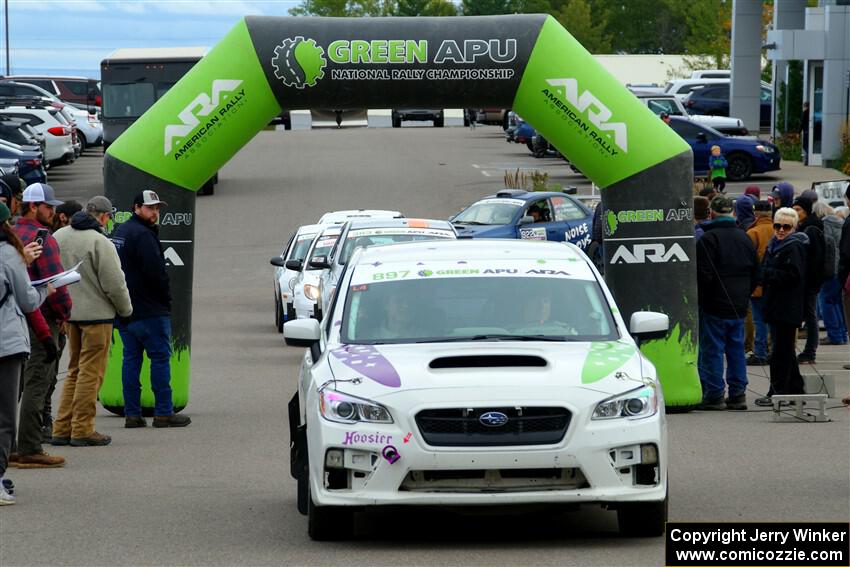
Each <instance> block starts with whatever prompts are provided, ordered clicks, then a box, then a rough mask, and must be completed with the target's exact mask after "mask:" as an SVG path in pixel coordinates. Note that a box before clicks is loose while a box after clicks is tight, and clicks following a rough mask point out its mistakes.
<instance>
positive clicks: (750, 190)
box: [744, 185, 761, 200]
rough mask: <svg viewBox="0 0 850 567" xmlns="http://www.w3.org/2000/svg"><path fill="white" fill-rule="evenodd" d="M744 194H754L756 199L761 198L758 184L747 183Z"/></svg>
mask: <svg viewBox="0 0 850 567" xmlns="http://www.w3.org/2000/svg"><path fill="white" fill-rule="evenodd" d="M744 195H755V197H756V200H758V199H761V189H759V186H758V185H747V188H746V189H744Z"/></svg>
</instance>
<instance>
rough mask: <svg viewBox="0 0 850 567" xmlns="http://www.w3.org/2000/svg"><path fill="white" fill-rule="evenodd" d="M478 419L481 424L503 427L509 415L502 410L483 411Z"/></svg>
mask: <svg viewBox="0 0 850 567" xmlns="http://www.w3.org/2000/svg"><path fill="white" fill-rule="evenodd" d="M478 421H480V422H481V425H484V426H487V427H502V426H503V425H505V424H506V423H507V422H508V416H506V415H505V414H503V413H502V412H500V411H488V412H487V413H482V414H481V417H479V418H478Z"/></svg>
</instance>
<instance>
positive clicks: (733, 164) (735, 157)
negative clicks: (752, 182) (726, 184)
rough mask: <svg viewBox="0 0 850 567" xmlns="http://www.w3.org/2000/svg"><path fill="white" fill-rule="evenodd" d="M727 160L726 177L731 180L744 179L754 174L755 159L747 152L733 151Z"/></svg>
mask: <svg viewBox="0 0 850 567" xmlns="http://www.w3.org/2000/svg"><path fill="white" fill-rule="evenodd" d="M726 161H727V162H728V165H727V166H726V177H727V179H728V180H729V181H744V180H745V179H749V178H750V176H751V175H752V174H753V160H752V159H750V156H748V155H747V154H742V153H733V154H732V155H730V156H729V157H727V158H726Z"/></svg>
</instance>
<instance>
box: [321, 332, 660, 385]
mask: <svg viewBox="0 0 850 567" xmlns="http://www.w3.org/2000/svg"><path fill="white" fill-rule="evenodd" d="M328 358H329V361H330V366H331V371H332V372H333V375H334V377H335V378H336V379H337V380H351V379H354V378H360V379H361V380H359V381H358V382H360V383H361V384H362V385H361V386H358V390H362V391H363V393H364V394H365V393H368V394H369V395H380V394H383V393H390V392H391V391H397V389H404V390H411V389H431V388H470V387H472V388H482V389H485V390H486V389H489V388H497V387H519V388H529V387H582V388H587V389H589V390H594V391H599V392H604V393H610V394H616V393H619V392H624V391H628V390H630V389H634V388H635V387H638V386H639V384H640V383H642V380H641V376H642V375H643V376H646V375H651V374H650V372H651V370H652V366H651V365H650V364H649V363H648V362H646V361H643V362H641V360H640V357H639V355H638V351H637V349H636V348H635V346H634V345H633V344H630V343H627V342H625V341H606V342H595V343H586V342H576V343H546V344H545V345H540V344H538V343H511V342H494V343H481V344H471V343H463V344H447V343H442V344H379V345H341V346H338V347H335V348H332V349H331V350H330V352H329V357H328ZM367 391H368V392H367ZM352 393H355V392H352Z"/></svg>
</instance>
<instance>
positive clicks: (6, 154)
mask: <svg viewBox="0 0 850 567" xmlns="http://www.w3.org/2000/svg"><path fill="white" fill-rule="evenodd" d="M0 158H9V159H14V160H17V162H18V175H19V176H20V177H21V179H23V180H24V181H25V182H26V183H27V185H31V184H32V183H47V173H46V172H45V171H44V161H43V159H44V154H43V153H41V151H40V150H26V149H24V148H22V147H21V146H19V145H17V144H13V143H12V142H7V141H5V140H0Z"/></svg>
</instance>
